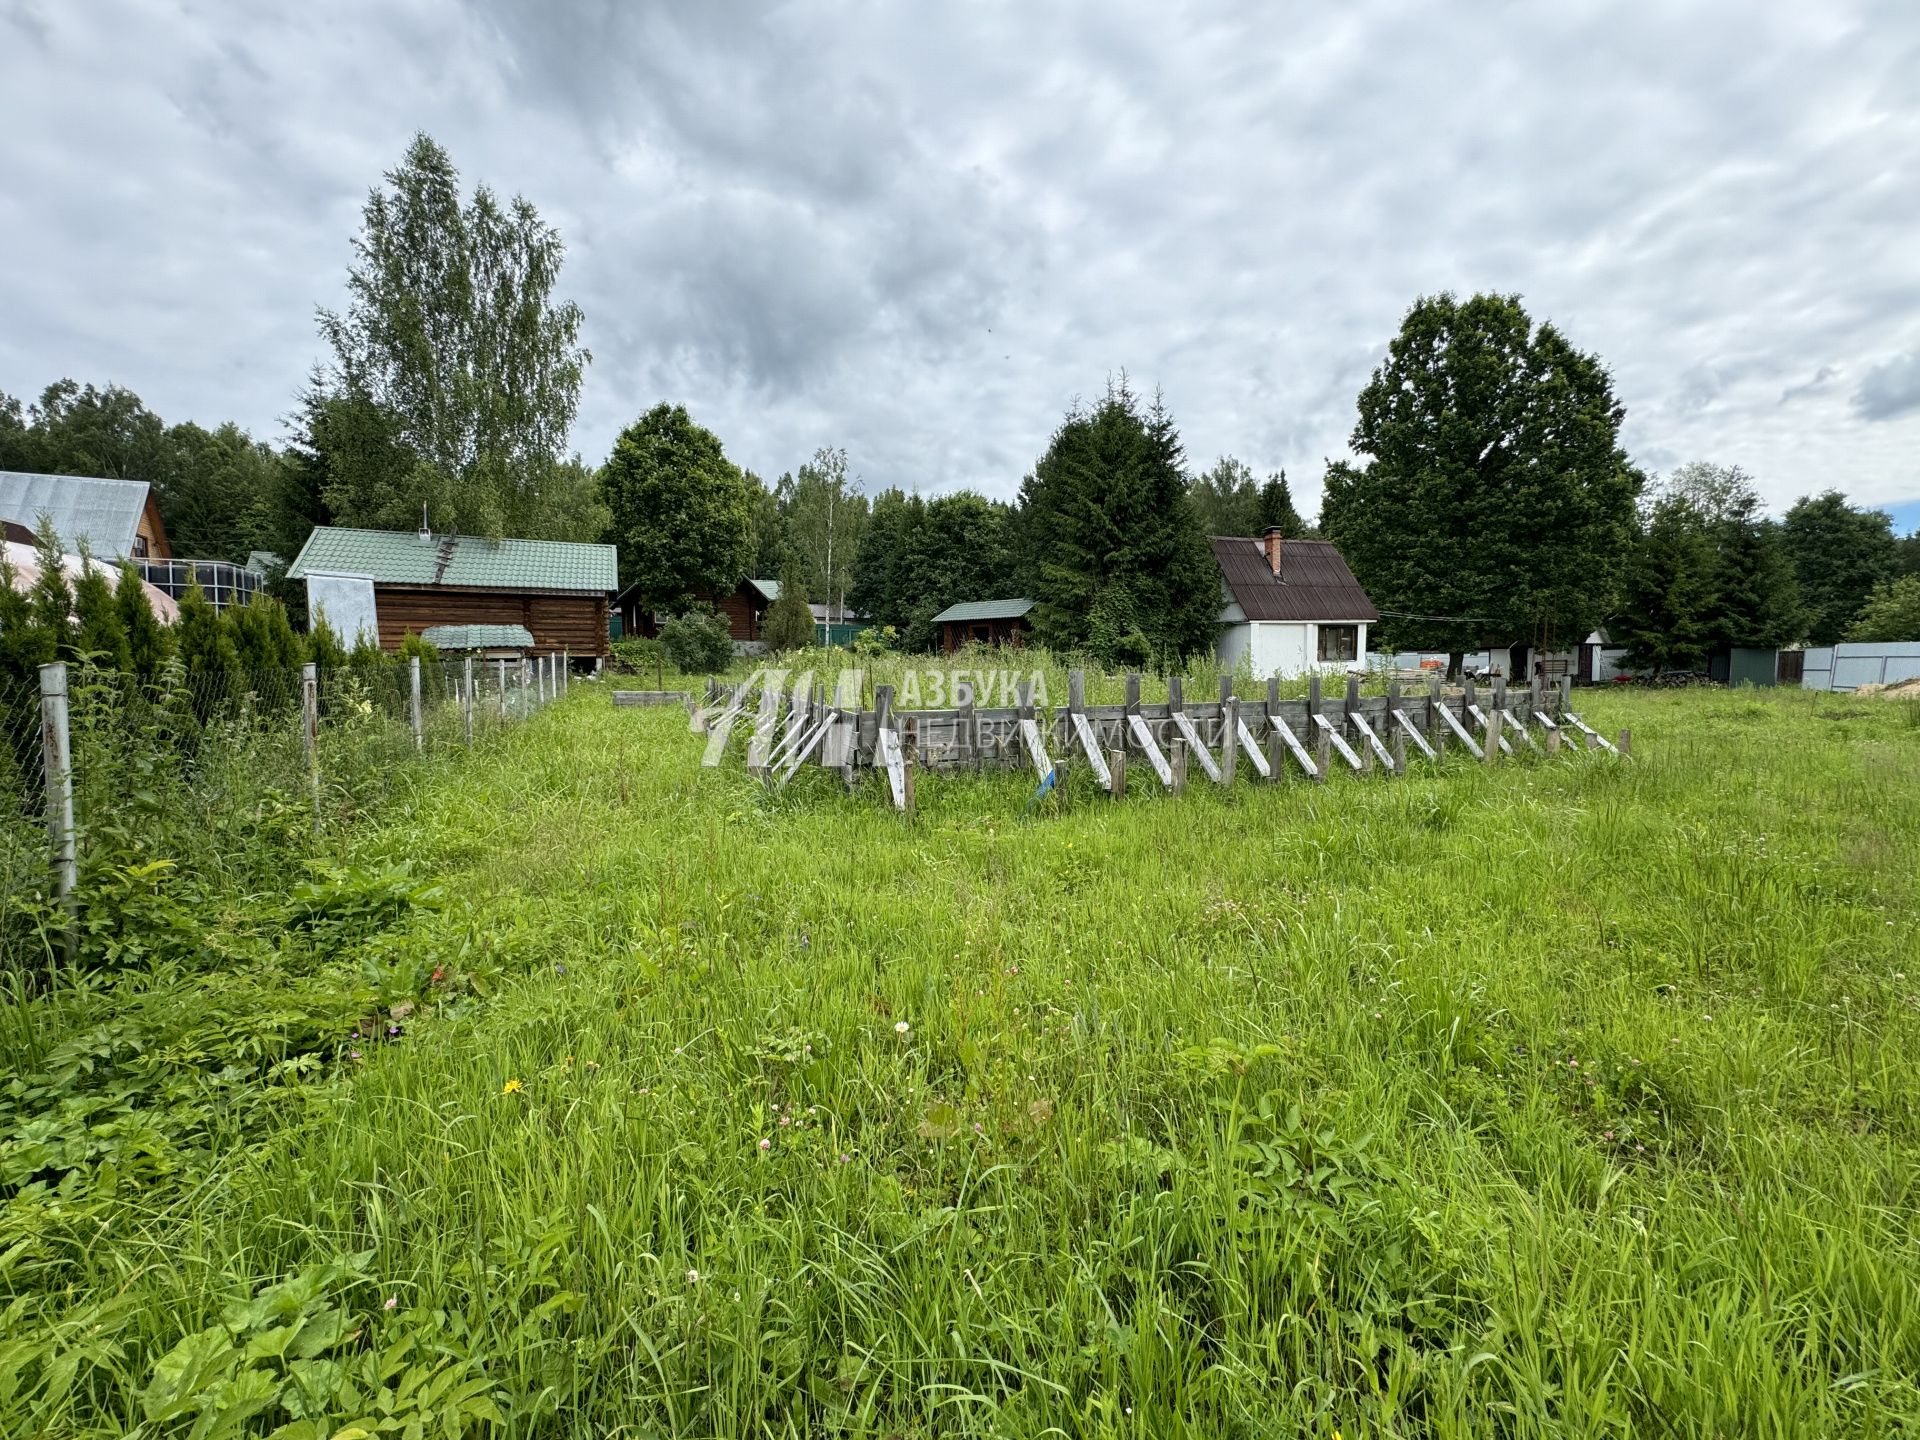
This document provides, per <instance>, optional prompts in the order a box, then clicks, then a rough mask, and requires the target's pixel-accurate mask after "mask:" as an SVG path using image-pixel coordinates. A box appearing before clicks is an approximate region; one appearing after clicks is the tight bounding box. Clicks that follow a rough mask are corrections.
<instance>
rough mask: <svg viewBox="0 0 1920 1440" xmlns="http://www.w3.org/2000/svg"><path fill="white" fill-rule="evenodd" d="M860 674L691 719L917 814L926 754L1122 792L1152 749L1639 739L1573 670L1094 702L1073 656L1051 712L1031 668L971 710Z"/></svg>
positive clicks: (771, 757) (1325, 766) (1375, 759)
mask: <svg viewBox="0 0 1920 1440" xmlns="http://www.w3.org/2000/svg"><path fill="white" fill-rule="evenodd" d="M859 688H860V681H859V672H857V671H843V672H842V673H841V675H840V676H839V677H838V680H837V681H836V686H835V692H834V694H833V695H832V697H831V698H829V696H828V695H827V693H826V690H825V688H824V686H823V685H822V684H820V683H818V682H815V683H813V684H812V685H810V686H809V687H808V688H807V689H805V690H803V691H801V692H800V693H799V694H797V695H795V694H789V693H787V692H786V691H784V690H783V689H781V688H780V687H778V686H777V685H776V686H768V685H756V684H754V683H753V682H745V683H741V684H737V685H732V686H728V685H722V684H719V683H717V682H713V681H709V682H708V684H707V687H706V692H705V695H704V703H702V702H695V701H692V700H689V701H688V712H689V717H690V724H689V728H690V730H692V731H693V732H694V733H696V734H704V735H706V736H707V737H708V744H707V753H706V756H705V758H704V760H703V762H702V763H704V764H706V765H718V764H719V763H720V762H721V759H722V758H723V757H724V756H725V755H727V754H728V753H729V752H730V748H731V747H730V743H729V742H730V740H731V738H732V736H733V734H734V732H735V730H736V729H737V728H738V727H739V726H740V725H741V724H742V723H745V724H746V725H747V726H748V740H747V746H746V763H747V770H748V772H749V773H750V774H752V775H754V776H756V777H758V778H760V779H761V780H763V781H764V782H765V783H766V784H768V785H769V786H771V787H774V788H784V787H785V786H786V785H787V784H788V782H790V781H791V780H792V779H793V777H794V776H795V775H796V774H798V773H799V771H800V770H801V768H802V767H803V766H808V765H813V766H817V767H821V768H824V769H828V770H837V771H839V772H840V774H841V776H842V778H843V779H844V781H845V783H846V785H847V787H848V789H850V790H851V789H853V788H854V787H855V786H856V785H857V784H858V783H859V777H860V773H861V772H862V771H867V770H871V771H877V772H879V773H881V774H883V775H884V776H885V777H886V781H887V791H888V795H889V798H890V799H891V800H892V802H893V804H894V806H895V807H896V808H898V809H900V810H903V811H909V812H910V811H911V810H912V809H913V804H914V773H915V771H916V769H918V768H927V769H933V770H939V771H952V770H967V769H973V770H985V769H1028V768H1030V769H1031V770H1032V771H1033V772H1034V774H1035V775H1037V776H1038V777H1039V779H1040V782H1041V784H1042V785H1043V786H1051V785H1053V784H1056V783H1058V781H1059V779H1060V777H1061V776H1062V775H1063V774H1064V773H1065V770H1066V768H1067V766H1068V765H1069V764H1074V765H1078V764H1084V765H1085V766H1086V767H1087V769H1088V770H1089V771H1090V772H1091V773H1092V775H1093V777H1094V779H1095V781H1096V782H1097V783H1098V784H1099V786H1100V788H1102V789H1104V790H1106V791H1107V792H1108V793H1110V794H1112V795H1114V796H1115V797H1119V796H1123V795H1125V794H1126V789H1127V770H1128V765H1129V762H1130V761H1131V760H1138V761H1144V762H1145V764H1146V766H1147V768H1148V770H1149V772H1150V773H1151V775H1152V777H1153V781H1154V782H1156V783H1158V784H1159V785H1160V786H1161V787H1162V788H1164V789H1166V790H1168V791H1171V792H1174V793H1179V792H1180V791H1182V790H1184V789H1185V788H1186V783H1187V772H1188V768H1189V766H1193V767H1197V768H1198V769H1199V770H1200V771H1201V773H1202V774H1203V775H1204V776H1205V777H1206V779H1207V780H1208V781H1210V782H1212V783H1214V784H1218V785H1231V784H1233V783H1234V781H1235V779H1236V778H1237V777H1238V776H1239V774H1240V771H1241V770H1242V769H1243V768H1244V769H1246V770H1248V771H1249V772H1251V774H1252V775H1253V776H1256V777H1257V778H1259V779H1261V780H1268V781H1271V780H1278V779H1280V778H1281V777H1282V776H1283V775H1285V774H1287V773H1288V772H1289V771H1293V772H1297V773H1298V774H1301V775H1303V776H1305V777H1306V778H1307V779H1309V780H1312V781H1315V782H1318V783H1325V782H1326V780H1327V779H1328V778H1329V776H1331V775H1332V774H1334V773H1336V772H1338V771H1339V770H1341V769H1343V768H1344V769H1346V770H1350V771H1353V772H1356V773H1365V772H1368V771H1370V770H1373V769H1374V768H1376V767H1378V768H1379V769H1380V770H1382V771H1385V772H1390V773H1391V774H1394V775H1405V774H1406V773H1407V764H1408V755H1409V753H1410V752H1411V753H1412V754H1413V755H1414V756H1415V757H1416V759H1417V760H1419V759H1424V760H1427V761H1438V760H1439V759H1440V758H1441V756H1442V755H1443V754H1445V753H1446V751H1447V749H1448V748H1449V747H1450V746H1458V747H1459V748H1460V749H1462V750H1465V751H1466V752H1467V753H1468V754H1470V755H1472V756H1473V757H1474V758H1475V759H1476V760H1481V761H1484V762H1486V763H1488V764H1492V763H1495V762H1497V761H1498V760H1500V759H1501V758H1503V757H1506V758H1514V757H1518V756H1521V755H1523V754H1528V753H1531V754H1537V755H1540V756H1548V755H1557V754H1562V753H1568V752H1572V751H1577V750H1594V751H1601V752H1605V753H1609V754H1613V755H1625V754H1627V753H1628V752H1629V749H1630V746H1631V735H1630V734H1629V732H1627V731H1624V730H1623V731H1622V732H1621V733H1620V740H1619V743H1618V744H1617V745H1616V744H1615V743H1614V742H1612V741H1610V740H1608V739H1606V738H1605V737H1604V736H1602V735H1600V734H1599V733H1598V732H1596V731H1595V730H1594V729H1593V728H1592V727H1591V726H1589V725H1588V724H1587V723H1586V721H1585V720H1583V719H1581V717H1580V716H1579V715H1578V714H1576V713H1575V712H1574V710H1573V708H1572V704H1571V700H1572V693H1571V690H1570V689H1569V687H1568V685H1567V682H1566V681H1565V680H1564V679H1563V680H1562V681H1560V682H1559V683H1558V684H1555V685H1550V686H1549V685H1543V684H1542V683H1541V682H1540V681H1539V680H1538V679H1536V680H1535V681H1534V682H1533V683H1532V684H1530V685H1528V686H1527V687H1525V688H1513V689H1510V688H1509V687H1508V685H1507V683H1506V680H1505V679H1504V678H1500V677H1496V678H1495V679H1494V680H1493V682H1492V683H1491V685H1489V686H1487V687H1485V688H1484V689H1482V688H1480V687H1477V686H1476V685H1475V684H1474V682H1473V681H1471V680H1468V681H1465V682H1464V683H1463V685H1462V686H1461V688H1460V689H1458V690H1449V689H1447V688H1445V687H1444V686H1443V685H1442V684H1441V682H1440V680H1439V679H1438V677H1435V678H1434V679H1433V680H1432V681H1431V682H1430V683H1429V684H1428V686H1427V687H1426V689H1425V690H1424V691H1413V692H1403V691H1402V689H1401V687H1400V685H1399V684H1398V682H1394V683H1392V684H1390V685H1389V686H1388V690H1387V693H1386V694H1385V695H1368V696H1363V695H1361V694H1360V679H1359V677H1358V676H1349V677H1348V680H1347V685H1346V692H1345V694H1344V696H1340V697H1337V698H1330V697H1328V696H1326V695H1325V694H1324V693H1323V691H1322V686H1321V682H1320V679H1319V677H1317V676H1316V677H1314V678H1313V679H1312V680H1311V681H1310V682H1309V689H1308V693H1307V697H1306V698H1305V699H1303V700H1300V699H1289V700H1282V699H1281V698H1280V684H1279V682H1278V681H1277V680H1271V681H1269V682H1268V683H1267V694H1266V698H1265V700H1264V701H1258V700H1244V699H1242V698H1240V697H1238V696H1236V695H1235V694H1234V693H1233V681H1232V677H1230V676H1229V677H1223V678H1222V680H1221V682H1220V695H1219V697H1218V698H1217V699H1214V700H1206V701H1189V700H1188V699H1187V698H1186V696H1185V694H1184V693H1183V686H1182V684H1181V681H1180V678H1179V677H1178V676H1175V677H1173V678H1171V679H1170V680H1169V681H1168V682H1167V691H1168V693H1167V698H1166V699H1165V700H1164V701H1162V702H1159V703H1147V702H1144V701H1142V700H1141V699H1140V677H1139V676H1138V675H1128V676H1127V677H1126V700H1125V702H1124V703H1122V704H1119V705H1088V704H1087V703H1085V693H1086V681H1085V675H1084V673H1083V672H1082V671H1079V670H1075V671H1073V672H1071V673H1070V675H1069V676H1068V701H1067V703H1066V704H1065V705H1064V706H1058V707H1054V708H1053V709H1052V710H1051V711H1050V712H1048V713H1045V714H1043V713H1042V712H1041V711H1040V710H1038V709H1037V708H1036V707H1035V705H1034V703H1033V698H1032V697H1033V691H1032V685H1031V682H1028V683H1025V684H1022V685H1021V686H1020V687H1019V689H1018V691H1017V692H1016V697H1015V698H1016V703H1015V704H1014V705H1012V706H1005V707H998V708H976V707H975V706H974V705H973V703H972V700H971V695H970V691H969V689H968V688H967V685H966V682H964V681H962V682H960V684H959V686H958V687H957V688H958V690H959V700H960V703H959V704H958V705H956V706H954V707H953V708H950V709H944V710H898V709H896V708H895V707H894V704H893V687H892V686H889V685H882V686H879V687H878V688H877V689H876V691H875V693H874V703H873V705H872V706H871V707H867V706H864V705H863V704H862V703H861V696H860V694H859Z"/></svg>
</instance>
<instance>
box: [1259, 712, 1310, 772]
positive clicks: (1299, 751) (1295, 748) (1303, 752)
mask: <svg viewBox="0 0 1920 1440" xmlns="http://www.w3.org/2000/svg"><path fill="white" fill-rule="evenodd" d="M1267 724H1269V725H1271V726H1272V727H1273V733H1274V734H1276V735H1278V736H1279V737H1280V741H1281V743H1282V744H1283V745H1285V746H1286V747H1287V749H1289V750H1291V751H1292V752H1293V758H1294V759H1295V760H1296V761H1298V762H1299V764H1300V768H1301V769H1302V770H1304V771H1306V772H1307V774H1309V775H1311V776H1312V777H1313V778H1314V779H1316V780H1318V779H1319V778H1320V767H1319V766H1318V765H1317V764H1315V763H1314V759H1313V756H1311V755H1309V754H1308V753H1307V747H1306V746H1305V745H1302V744H1301V743H1300V737H1299V736H1298V735H1296V734H1294V733H1293V727H1292V726H1290V725H1288V724H1287V722H1286V721H1285V720H1282V719H1281V718H1280V717H1279V716H1278V715H1276V714H1273V713H1272V712H1271V711H1269V712H1268V714H1267Z"/></svg>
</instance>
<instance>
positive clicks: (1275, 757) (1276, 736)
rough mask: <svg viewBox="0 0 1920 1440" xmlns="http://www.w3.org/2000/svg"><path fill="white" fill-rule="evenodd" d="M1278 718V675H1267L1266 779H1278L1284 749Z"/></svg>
mask: <svg viewBox="0 0 1920 1440" xmlns="http://www.w3.org/2000/svg"><path fill="white" fill-rule="evenodd" d="M1279 718H1280V677H1279V676H1278V675H1270V676H1268V677H1267V779H1268V780H1270V781H1276V782H1277V781H1278V780H1279V779H1280V756H1281V754H1282V753H1283V752H1284V750H1285V749H1286V746H1285V744H1284V743H1283V742H1282V741H1281V739H1280V727H1279V725H1278V724H1276V723H1275V722H1276V721H1277V720H1278V719H1279Z"/></svg>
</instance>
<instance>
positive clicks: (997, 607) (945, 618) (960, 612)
mask: <svg viewBox="0 0 1920 1440" xmlns="http://www.w3.org/2000/svg"><path fill="white" fill-rule="evenodd" d="M1031 609H1033V601H1031V600H1027V599H1016V600H963V601H961V602H960V603H959V604H958V605H949V606H948V607H947V608H946V609H944V610H942V611H941V612H940V613H939V614H938V615H936V616H934V617H933V623H934V624H935V625H944V624H946V623H948V622H949V621H967V620H1018V619H1019V618H1020V617H1021V616H1022V615H1025V614H1026V613H1027V612H1028V611H1029V610H1031Z"/></svg>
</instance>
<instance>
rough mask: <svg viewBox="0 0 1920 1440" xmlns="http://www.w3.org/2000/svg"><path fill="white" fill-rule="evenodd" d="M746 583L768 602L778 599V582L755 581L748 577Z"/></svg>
mask: <svg viewBox="0 0 1920 1440" xmlns="http://www.w3.org/2000/svg"><path fill="white" fill-rule="evenodd" d="M746 583H747V584H749V585H751V586H752V587H753V588H754V589H756V590H758V591H759V592H760V593H761V594H762V595H764V596H766V597H767V599H769V600H778V599H779V598H780V582H779V581H778V580H756V579H754V578H753V577H752V576H751V575H749V576H748V577H747V579H746Z"/></svg>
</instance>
